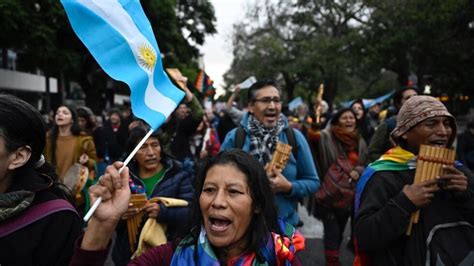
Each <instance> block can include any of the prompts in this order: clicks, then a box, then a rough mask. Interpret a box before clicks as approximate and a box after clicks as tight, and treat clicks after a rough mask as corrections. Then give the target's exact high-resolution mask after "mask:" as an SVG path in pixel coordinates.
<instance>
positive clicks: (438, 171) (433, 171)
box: [406, 145, 456, 236]
mask: <svg viewBox="0 0 474 266" xmlns="http://www.w3.org/2000/svg"><path fill="white" fill-rule="evenodd" d="M455 157H456V151H455V150H454V149H447V148H441V147H434V146H428V145H420V152H419V153H418V158H417V160H416V172H415V178H414V180H413V184H417V183H421V182H424V181H426V180H431V179H434V178H436V177H437V176H440V175H443V174H444V173H445V170H444V169H443V166H445V165H454V159H455ZM419 218H420V210H417V211H416V212H415V213H413V214H412V215H411V219H410V224H409V225H408V228H407V232H406V235H407V236H409V235H411V230H412V227H413V224H416V223H418V220H419Z"/></svg>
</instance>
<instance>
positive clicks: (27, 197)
mask: <svg viewBox="0 0 474 266" xmlns="http://www.w3.org/2000/svg"><path fill="white" fill-rule="evenodd" d="M34 198H35V193H34V192H30V191H24V190H20V191H14V192H9V193H3V194H0V223H1V222H3V221H5V220H7V219H9V218H11V217H14V216H16V215H18V214H19V213H21V212H22V211H23V210H25V209H26V208H28V206H30V204H31V203H32V202H33V199H34Z"/></svg>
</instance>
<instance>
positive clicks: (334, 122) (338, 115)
mask: <svg viewBox="0 0 474 266" xmlns="http://www.w3.org/2000/svg"><path fill="white" fill-rule="evenodd" d="M345 112H351V113H352V114H353V115H354V118H356V117H357V116H356V114H355V113H354V111H352V109H351V108H348V107H345V108H342V109H340V110H339V111H337V113H335V114H334V115H333V117H332V118H331V126H335V125H337V123H339V118H341V115H342V114H343V113H345ZM357 126H358V121H357V118H356V127H357Z"/></svg>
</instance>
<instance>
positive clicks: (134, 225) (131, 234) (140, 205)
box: [127, 194, 159, 253]
mask: <svg viewBox="0 0 474 266" xmlns="http://www.w3.org/2000/svg"><path fill="white" fill-rule="evenodd" d="M158 201H159V198H157V197H156V198H151V199H149V200H147V198H146V194H132V195H130V203H131V204H133V207H134V208H137V209H138V211H137V213H135V214H134V215H131V216H130V217H128V218H127V232H128V241H129V243H130V251H131V252H132V253H133V252H135V246H136V244H137V236H138V232H139V230H138V229H139V227H140V225H141V224H142V220H143V216H144V210H145V205H146V204H147V203H157V202H158Z"/></svg>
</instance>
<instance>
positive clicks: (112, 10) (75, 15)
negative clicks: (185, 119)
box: [61, 0, 184, 129]
mask: <svg viewBox="0 0 474 266" xmlns="http://www.w3.org/2000/svg"><path fill="white" fill-rule="evenodd" d="M61 4H62V5H63V6H64V9H65V10H66V14H67V16H68V18H69V22H70V23H71V25H72V28H73V29H74V31H75V32H76V34H77V36H78V37H79V39H81V41H82V42H83V43H84V44H85V46H86V47H87V48H88V49H89V51H90V52H91V54H92V55H93V56H94V58H95V59H96V60H97V62H98V63H99V65H100V66H101V67H102V69H103V70H104V71H105V72H106V73H107V74H109V75H110V76H111V77H112V78H113V79H116V80H120V81H123V82H125V83H127V84H128V86H129V87H130V91H131V95H130V98H131V104H132V111H133V113H134V115H135V116H137V117H139V118H141V119H143V120H145V121H146V122H147V123H148V124H149V125H150V126H151V127H152V128H153V129H157V128H158V127H159V126H160V125H161V124H162V123H163V122H164V121H165V120H166V118H167V117H168V116H169V115H170V114H171V112H173V110H174V109H175V108H176V106H177V105H178V103H179V102H180V101H181V99H182V98H183V97H184V92H183V91H181V90H180V89H178V88H177V87H176V86H174V85H173V83H171V81H170V80H169V79H168V76H167V75H166V73H165V72H164V69H163V66H162V64H161V53H160V50H159V48H158V44H157V43H156V39H155V36H154V35H153V30H152V28H151V25H150V22H149V21H148V19H147V17H146V16H145V13H144V12H143V9H142V7H141V5H140V2H139V1H138V0H61Z"/></svg>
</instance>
